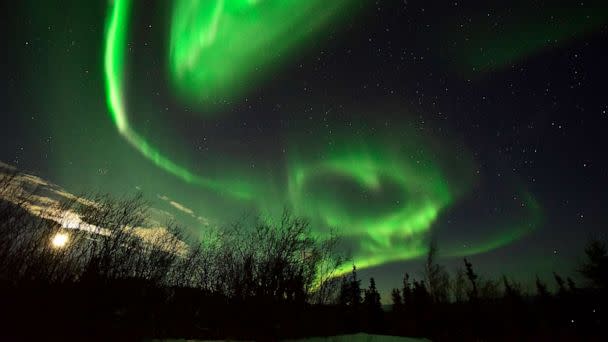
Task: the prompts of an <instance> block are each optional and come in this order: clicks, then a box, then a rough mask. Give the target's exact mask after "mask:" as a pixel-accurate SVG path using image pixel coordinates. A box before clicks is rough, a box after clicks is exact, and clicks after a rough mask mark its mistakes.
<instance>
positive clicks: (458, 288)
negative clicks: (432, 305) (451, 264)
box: [452, 267, 468, 303]
mask: <svg viewBox="0 0 608 342" xmlns="http://www.w3.org/2000/svg"><path fill="white" fill-rule="evenodd" d="M467 292H468V287H467V280H466V274H465V271H464V270H463V269H462V268H460V267H458V268H457V269H456V276H455V277H454V280H453V282H452V293H453V295H454V301H456V302H457V303H461V302H464V301H465V299H466V298H467Z"/></svg>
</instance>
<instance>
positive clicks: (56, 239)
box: [51, 232, 70, 249]
mask: <svg viewBox="0 0 608 342" xmlns="http://www.w3.org/2000/svg"><path fill="white" fill-rule="evenodd" d="M69 241H70V235H69V234H68V233H63V232H60V233H57V234H55V235H54V236H53V238H52V239H51V246H53V248H57V249H60V248H64V247H65V246H67V244H68V242H69Z"/></svg>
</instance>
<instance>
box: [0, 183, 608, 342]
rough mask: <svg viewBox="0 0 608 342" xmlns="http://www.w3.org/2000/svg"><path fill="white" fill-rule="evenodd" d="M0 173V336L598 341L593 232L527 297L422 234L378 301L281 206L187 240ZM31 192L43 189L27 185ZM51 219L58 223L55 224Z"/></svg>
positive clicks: (602, 288)
mask: <svg viewBox="0 0 608 342" xmlns="http://www.w3.org/2000/svg"><path fill="white" fill-rule="evenodd" d="M19 182H20V180H19V175H18V174H16V173H6V172H4V173H2V174H0V199H1V200H0V310H1V314H0V340H2V341H18V340H39V339H43V340H62V341H67V340H78V341H85V340H86V341H92V340H99V341H109V340H112V341H116V340H126V341H136V340H141V339H148V338H176V337H179V338H191V339H195V338H196V339H225V338H228V339H255V340H276V339H279V338H295V337H305V336H318V335H337V334H344V333H353V332H360V331H364V332H369V333H375V334H389V335H401V336H421V337H427V338H431V339H433V340H438V341H442V340H446V341H452V340H461V341H472V340H475V341H484V340H535V341H536V340H602V337H604V336H605V330H604V328H603V326H604V324H605V323H606V313H605V310H606V303H607V302H606V298H607V295H606V288H607V286H608V277H607V275H608V254H607V250H606V246H605V244H603V243H602V242H601V241H599V240H593V241H591V242H590V243H589V245H588V246H587V248H586V250H585V256H586V259H585V262H584V263H583V264H582V265H581V267H580V269H579V270H578V271H579V272H580V274H581V275H582V276H583V278H584V279H586V280H587V282H585V283H581V284H576V283H575V282H574V281H573V280H572V279H570V278H568V277H562V276H560V275H558V274H554V281H555V286H554V287H555V288H556V289H557V290H556V291H553V292H551V291H549V287H550V286H549V285H548V284H545V283H544V282H543V281H541V280H540V279H536V291H535V293H526V291H523V290H522V286H521V285H520V284H519V283H517V282H516V281H514V280H512V279H509V278H508V277H506V276H502V277H500V278H498V279H491V278H487V277H482V276H480V275H478V274H477V272H476V270H475V267H474V265H473V264H472V263H471V262H470V261H469V260H467V259H464V260H463V265H462V267H461V268H458V269H457V270H455V271H454V272H452V273H450V272H448V270H447V269H446V268H445V267H444V266H443V265H441V264H439V263H438V261H437V255H438V248H437V245H436V244H435V243H434V242H432V243H431V244H430V248H429V252H428V254H427V256H426V258H425V259H424V260H423V262H422V265H421V266H422V269H423V272H422V274H421V276H420V277H419V278H418V279H415V278H414V277H412V276H410V275H409V274H408V273H405V275H404V278H403V283H402V284H401V285H400V286H399V287H397V288H395V289H393V290H392V291H391V302H392V305H391V306H390V308H387V307H385V306H382V304H381V303H382V302H381V298H380V293H379V291H378V289H377V286H376V282H375V280H374V279H373V278H371V279H370V280H369V283H365V284H362V281H361V279H360V277H359V276H358V273H357V269H356V267H355V266H353V270H352V272H351V273H349V274H347V275H345V276H341V277H335V275H336V272H337V270H338V269H340V267H341V266H342V265H343V263H344V258H342V257H340V256H339V255H338V254H337V253H336V250H335V247H336V244H337V242H338V241H337V239H335V238H331V239H328V240H319V239H316V238H314V237H313V235H312V234H311V231H310V226H309V224H308V222H307V221H306V220H304V219H301V218H296V217H292V216H290V215H289V214H288V213H285V214H284V215H283V216H282V217H281V218H280V219H279V220H278V221H276V222H273V221H271V220H262V219H257V220H252V221H251V222H249V223H247V224H245V223H242V224H234V225H232V226H230V227H226V228H225V229H221V230H218V231H217V232H214V233H209V234H207V235H206V236H205V237H203V238H202V239H199V238H197V239H196V240H194V239H192V240H191V239H189V238H188V237H187V236H184V235H183V234H182V233H181V231H182V230H180V229H179V228H178V227H175V226H173V225H171V224H167V227H168V228H166V229H142V228H140V227H141V226H142V225H144V223H145V221H146V220H147V217H148V214H149V211H148V206H147V204H146V203H145V201H144V200H143V199H142V198H141V197H140V196H134V197H127V198H119V199H116V198H112V197H110V196H106V195H95V196H81V197H78V198H76V197H74V198H72V199H70V200H64V201H61V202H53V201H47V200H45V198H46V199H48V198H47V197H45V196H38V195H37V191H35V190H32V189H27V190H24V187H23V186H21V185H20V184H19ZM40 190H41V191H42V190H43V189H40ZM63 227H69V229H68V228H63Z"/></svg>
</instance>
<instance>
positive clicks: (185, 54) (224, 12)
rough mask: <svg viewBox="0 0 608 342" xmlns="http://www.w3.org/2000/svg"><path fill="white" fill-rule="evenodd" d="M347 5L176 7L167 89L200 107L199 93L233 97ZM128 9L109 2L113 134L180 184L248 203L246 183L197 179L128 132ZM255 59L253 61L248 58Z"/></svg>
mask: <svg viewBox="0 0 608 342" xmlns="http://www.w3.org/2000/svg"><path fill="white" fill-rule="evenodd" d="M347 2H348V0H336V1H331V2H330V4H328V2H326V1H324V0H323V1H322V0H311V1H299V0H298V1H296V0H274V1H270V0H268V1H261V0H215V1H212V0H210V1H204V2H203V1H191V0H188V1H187V0H180V1H176V2H175V7H174V11H173V21H172V26H171V27H172V28H171V47H170V56H171V57H170V60H171V66H170V69H171V71H172V75H173V80H174V83H175V84H174V85H175V86H176V87H177V88H178V89H181V90H182V93H184V94H186V93H187V94H190V95H192V96H193V97H194V98H195V99H198V100H203V101H208V100H210V96H204V94H208V95H211V94H220V93H227V92H228V91H233V90H234V91H235V90H236V89H237V88H239V87H237V85H238V84H246V82H245V80H246V77H247V75H249V74H250V73H251V72H252V71H254V70H259V69H260V66H261V65H268V64H269V62H270V61H272V60H275V59H276V58H277V57H278V56H282V55H284V54H286V52H287V51H288V50H290V49H292V48H294V47H295V45H296V42H299V41H302V39H303V38H304V37H307V36H310V34H311V33H312V32H316V31H317V30H318V29H319V28H320V26H321V24H322V23H324V22H326V21H327V20H329V19H330V18H331V17H332V15H333V14H334V13H335V12H336V11H337V9H338V8H341V7H342V6H343V5H344V4H345V3H347ZM130 7H131V1H130V0H115V1H113V2H112V3H111V8H110V14H109V16H108V19H107V23H106V25H107V28H106V39H105V47H104V74H105V81H106V94H107V104H108V108H109V109H110V116H111V118H112V121H113V123H114V124H115V126H116V128H117V130H118V132H119V133H120V134H121V135H122V136H123V137H124V138H125V139H126V140H127V141H128V142H129V143H130V144H131V145H132V146H133V147H134V148H136V149H137V150H138V151H139V152H140V153H141V154H142V155H143V156H145V157H146V158H147V159H148V160H150V161H152V162H153V163H154V164H155V165H156V166H158V167H160V168H161V169H163V170H165V171H167V172H169V173H170V174H172V175H174V176H177V177H179V178H180V179H182V180H183V181H185V182H187V183H190V184H194V185H198V186H202V187H205V188H208V189H211V190H214V191H217V192H220V193H222V194H226V195H229V196H232V197H235V198H238V199H251V198H252V197H253V196H254V194H255V193H256V188H257V187H256V185H254V184H253V183H252V182H246V181H243V180H235V179H217V178H210V177H205V176H202V175H199V174H196V173H194V172H192V171H191V170H189V169H188V168H186V167H184V166H182V165H181V164H180V163H178V162H176V161H174V160H172V159H170V158H169V157H167V156H165V155H164V154H163V153H162V152H161V150H160V149H159V148H158V147H157V146H154V145H153V144H152V143H150V142H149V141H148V140H147V139H146V138H144V137H143V136H142V135H140V134H139V133H137V132H136V130H135V129H134V128H133V127H131V126H130V124H129V119H128V115H127V106H126V101H125V89H124V82H123V75H124V72H125V45H126V37H127V26H128V25H127V24H128V18H129V11H130ZM286 18H289V20H286ZM264 52H269V53H267V54H264ZM270 52H271V53H270ZM256 55H259V56H258V57H256V58H254V57H255V56H256Z"/></svg>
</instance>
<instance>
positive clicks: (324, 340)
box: [162, 333, 430, 342]
mask: <svg viewBox="0 0 608 342" xmlns="http://www.w3.org/2000/svg"><path fill="white" fill-rule="evenodd" d="M351 341H352V342H423V341H430V340H427V339H424V338H412V337H399V336H385V335H368V334H363V333H361V334H353V335H339V336H329V337H312V338H305V339H299V340H285V342H351ZM162 342H205V341H199V340H164V341H162Z"/></svg>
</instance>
